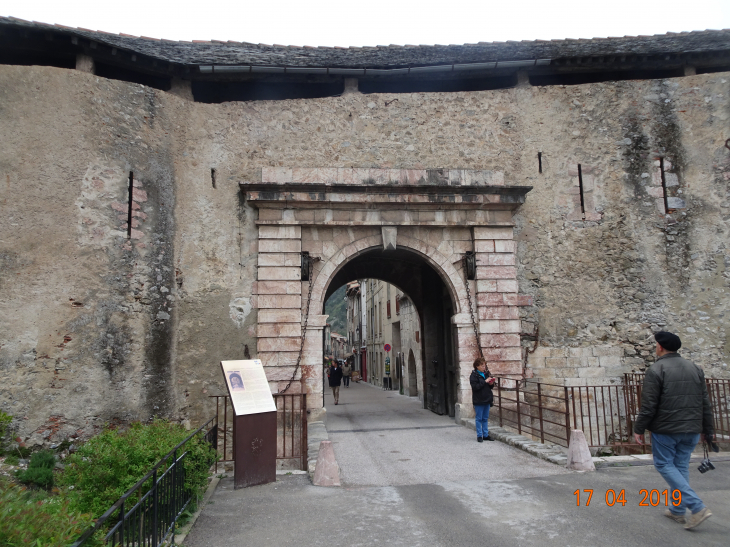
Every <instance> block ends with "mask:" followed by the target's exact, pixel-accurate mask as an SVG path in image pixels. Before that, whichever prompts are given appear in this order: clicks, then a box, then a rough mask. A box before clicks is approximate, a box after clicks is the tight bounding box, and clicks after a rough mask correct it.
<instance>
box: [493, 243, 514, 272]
mask: <svg viewBox="0 0 730 547" xmlns="http://www.w3.org/2000/svg"><path fill="white" fill-rule="evenodd" d="M496 243H497V242H496V241H495V245H496ZM488 264H489V265H490V266H514V265H515V255H514V254H512V253H502V252H496V253H492V254H490V255H489V262H488Z"/></svg>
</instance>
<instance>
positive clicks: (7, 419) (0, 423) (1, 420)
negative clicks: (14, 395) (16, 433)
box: [0, 410, 13, 455]
mask: <svg viewBox="0 0 730 547" xmlns="http://www.w3.org/2000/svg"><path fill="white" fill-rule="evenodd" d="M12 421H13V417H12V416H10V415H9V414H6V413H5V412H3V411H2V410H0V455H1V454H3V453H4V450H5V446H6V443H5V435H7V433H8V427H9V426H10V423H11V422H12Z"/></svg>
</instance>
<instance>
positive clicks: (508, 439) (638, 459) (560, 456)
mask: <svg viewBox="0 0 730 547" xmlns="http://www.w3.org/2000/svg"><path fill="white" fill-rule="evenodd" d="M461 425H463V426H465V427H467V428H469V429H473V430H474V431H476V430H477V426H476V423H475V422H474V418H471V419H466V420H462V422H461ZM489 435H490V436H492V437H494V438H495V439H497V440H498V441H501V442H503V443H505V444H509V445H511V446H514V447H515V448H519V449H520V450H524V451H525V452H527V453H528V454H532V455H533V456H536V457H538V458H540V459H541V460H545V461H548V462H550V463H554V464H556V465H562V466H563V467H565V466H567V464H568V449H567V448H565V447H563V446H560V445H557V444H552V443H545V444H543V443H541V442H539V441H533V440H532V439H530V438H528V437H525V436H524V435H520V434H518V433H515V432H514V431H511V430H510V429H508V428H506V427H499V426H496V425H493V424H492V423H491V422H490V424H489ZM710 459H712V460H713V461H715V460H717V461H721V459H720V458H712V456H710ZM700 460H701V458H699V459H697V457H696V456H693V458H692V462H695V461H700ZM593 463H594V464H595V466H596V468H606V467H630V466H639V465H653V464H654V459H653V458H652V455H651V454H636V455H633V456H606V457H602V458H597V457H596V458H593Z"/></svg>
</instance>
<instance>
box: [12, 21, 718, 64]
mask: <svg viewBox="0 0 730 547" xmlns="http://www.w3.org/2000/svg"><path fill="white" fill-rule="evenodd" d="M3 27H14V28H23V27H25V28H28V29H35V30H46V31H48V30H51V31H53V32H58V33H63V34H68V35H73V36H78V37H83V38H85V39H88V40H92V41H96V42H100V43H105V44H108V45H110V46H113V47H117V48H120V49H124V50H127V51H130V52H134V53H137V54H140V55H146V56H149V57H151V58H154V59H159V60H163V61H168V62H170V63H175V64H181V65H188V66H190V65H192V66H195V65H210V64H213V65H261V66H266V65H268V66H289V67H341V68H364V67H374V68H394V67H406V66H414V65H422V66H423V65H439V64H453V63H477V62H487V61H510V60H522V59H565V58H576V57H595V56H622V55H662V54H682V53H699V52H703V53H707V52H727V51H730V29H724V30H704V31H693V32H682V33H667V34H661V35H654V36H625V37H617V38H592V39H578V40H573V39H566V40H549V41H546V40H534V41H521V42H480V43H478V44H463V45H418V46H416V45H404V46H398V45H388V46H374V47H349V48H343V47H309V46H280V45H266V44H251V43H246V42H232V41H228V42H225V41H215V40H213V41H192V42H182V41H173V40H164V39H155V38H147V37H137V36H130V35H126V34H110V33H106V32H101V31H92V30H88V29H82V28H70V27H65V26H62V25H49V24H46V23H38V22H30V21H23V20H21V19H16V18H12V17H0V31H2V28H3Z"/></svg>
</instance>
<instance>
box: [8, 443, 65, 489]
mask: <svg viewBox="0 0 730 547" xmlns="http://www.w3.org/2000/svg"><path fill="white" fill-rule="evenodd" d="M55 465H56V456H54V454H53V452H52V451H51V450H41V451H39V452H36V453H35V454H33V455H32V456H31V457H30V463H29V464H28V469H26V470H25V471H18V472H17V473H16V476H17V477H18V480H19V481H20V482H22V483H25V484H30V485H33V486H39V487H41V488H50V487H51V486H53V468H54V466H55Z"/></svg>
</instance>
